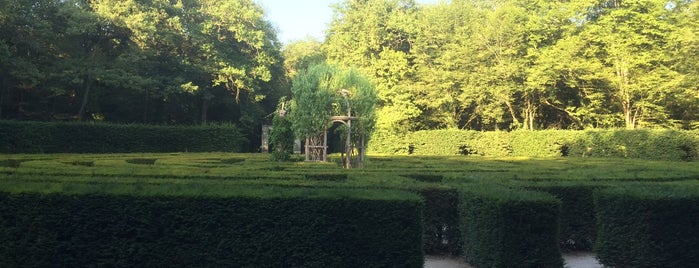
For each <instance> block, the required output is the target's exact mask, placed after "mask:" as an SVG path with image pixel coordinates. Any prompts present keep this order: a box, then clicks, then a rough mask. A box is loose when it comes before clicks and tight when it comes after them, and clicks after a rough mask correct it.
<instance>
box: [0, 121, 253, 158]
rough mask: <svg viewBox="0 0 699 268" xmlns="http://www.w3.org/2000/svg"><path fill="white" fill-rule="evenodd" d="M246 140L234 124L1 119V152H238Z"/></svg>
mask: <svg viewBox="0 0 699 268" xmlns="http://www.w3.org/2000/svg"><path fill="white" fill-rule="evenodd" d="M247 143H248V141H247V139H246V138H245V137H243V135H242V134H241V133H240V131H239V130H238V128H237V127H235V126H233V125H206V126H148V125H116V124H101V123H100V124H96V123H64V122H50V123H47V122H20V121H0V153H121V152H182V151H188V152H213V151H225V152H240V151H242V150H243V148H247V147H248V146H247Z"/></svg>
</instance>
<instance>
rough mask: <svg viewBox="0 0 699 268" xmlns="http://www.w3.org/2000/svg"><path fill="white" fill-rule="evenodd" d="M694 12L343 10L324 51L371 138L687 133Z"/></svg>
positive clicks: (622, 4) (442, 7) (697, 41)
mask: <svg viewBox="0 0 699 268" xmlns="http://www.w3.org/2000/svg"><path fill="white" fill-rule="evenodd" d="M697 11H699V2H697V1H667V0H642V1H631V0H628V1H627V0H616V1H608V0H576V1H535V0H534V1H519V0H517V1H514V0H498V1H481V0H478V1H463V0H453V1H440V2H439V3H436V4H427V5H418V4H416V2H415V1H414V0H365V1H357V0H346V1H342V2H341V3H340V4H338V5H336V7H335V14H336V16H335V18H334V20H333V21H332V22H331V24H330V28H329V31H328V36H327V39H326V41H325V44H324V48H325V51H326V54H327V57H328V60H329V61H331V62H338V63H342V64H346V65H351V66H356V67H357V68H359V69H360V70H362V71H363V72H364V73H365V74H367V75H368V76H369V77H371V78H372V80H373V82H375V83H376V84H377V89H378V91H379V98H380V104H381V105H380V107H379V110H378V126H379V131H383V132H388V133H389V134H390V133H391V132H404V131H410V130H423V129H436V128H462V129H473V130H511V129H530V130H531V129H551V128H555V129H586V128H600V127H625V128H638V127H670V128H696V126H697V119H699V118H697V115H698V114H699V110H698V108H699V95H697V92H699V90H698V89H699V88H698V85H699V83H697V77H699V69H698V68H697V64H696V63H697V62H699V60H698V58H697V53H695V51H697V48H698V46H699V24H698V23H697V22H698V21H699V18H698V17H697V14H699V12H697Z"/></svg>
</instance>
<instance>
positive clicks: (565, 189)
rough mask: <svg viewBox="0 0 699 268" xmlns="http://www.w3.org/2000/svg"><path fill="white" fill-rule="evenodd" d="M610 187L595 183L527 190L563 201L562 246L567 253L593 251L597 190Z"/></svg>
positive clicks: (529, 187)
mask: <svg viewBox="0 0 699 268" xmlns="http://www.w3.org/2000/svg"><path fill="white" fill-rule="evenodd" d="M604 187H608V186H606V185H604V184H594V183H581V182H569V183H555V182H551V183H548V184H535V185H530V186H526V188H527V189H530V190H535V191H541V192H546V193H549V194H551V195H553V196H555V197H556V198H558V199H559V200H561V214H560V227H559V238H560V241H559V246H560V248H561V250H564V251H591V250H592V246H593V244H594V242H595V237H596V235H597V226H596V224H597V223H596V220H595V204H594V197H593V194H594V192H595V191H596V190H599V189H602V188H604Z"/></svg>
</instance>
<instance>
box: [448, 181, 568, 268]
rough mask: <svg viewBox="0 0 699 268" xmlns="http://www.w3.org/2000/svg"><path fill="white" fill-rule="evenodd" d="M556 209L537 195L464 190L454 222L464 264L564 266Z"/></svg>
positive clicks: (492, 189) (556, 205)
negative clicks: (458, 221) (459, 234)
mask: <svg viewBox="0 0 699 268" xmlns="http://www.w3.org/2000/svg"><path fill="white" fill-rule="evenodd" d="M560 206H561V203H560V201H559V200H557V199H556V198H554V197H553V196H550V195H547V194H544V193H540V192H533V191H525V190H512V189H506V188H504V187H474V188H469V189H464V190H463V192H462V193H461V203H460V206H459V217H460V219H461V225H462V227H461V232H462V234H463V243H464V255H465V256H466V261H467V262H468V263H470V264H472V265H474V266H476V267H507V268H514V267H531V268H533V267H563V258H562V257H561V252H560V249H559V248H558V219H559V213H560Z"/></svg>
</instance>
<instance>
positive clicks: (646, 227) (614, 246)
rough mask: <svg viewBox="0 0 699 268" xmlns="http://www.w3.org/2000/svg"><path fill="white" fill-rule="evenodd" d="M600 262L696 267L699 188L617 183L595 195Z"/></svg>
mask: <svg viewBox="0 0 699 268" xmlns="http://www.w3.org/2000/svg"><path fill="white" fill-rule="evenodd" d="M595 207H596V211H597V212H596V213H597V219H598V220H597V230H598V235H597V241H596V243H595V252H596V253H597V258H598V259H599V260H600V263H602V264H604V265H605V266H609V267H694V266H696V264H697V263H699V233H697V231H696V226H697V225H699V188H697V187H696V186H694V187H669V186H666V187H661V186H654V187H649V186H645V187H644V186H637V187H615V188H610V189H605V190H601V191H598V192H597V193H596V194H595Z"/></svg>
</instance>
